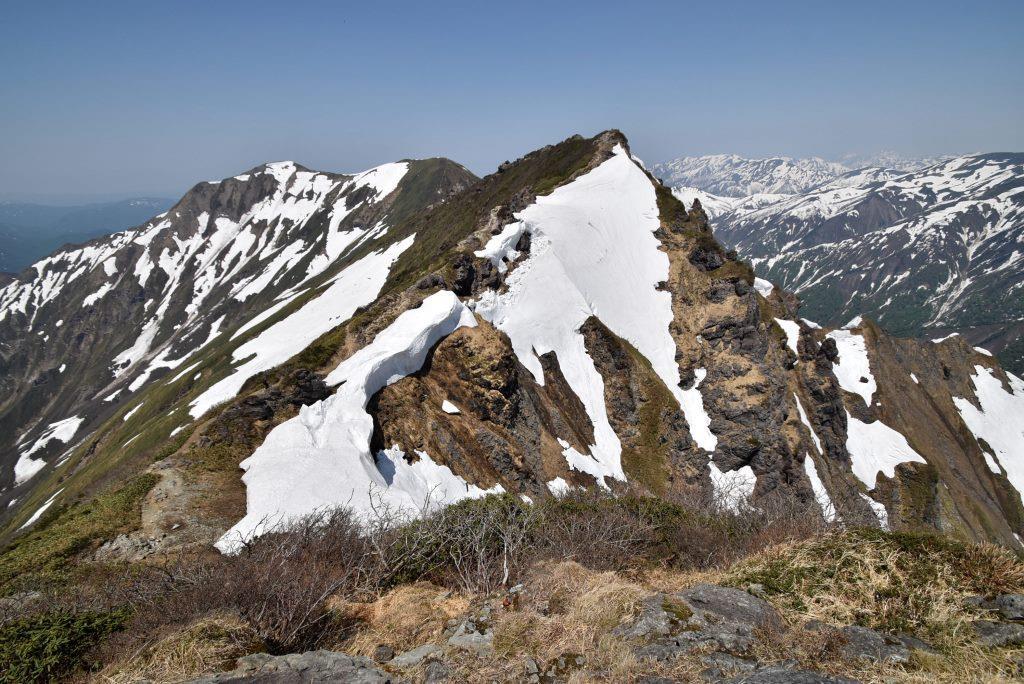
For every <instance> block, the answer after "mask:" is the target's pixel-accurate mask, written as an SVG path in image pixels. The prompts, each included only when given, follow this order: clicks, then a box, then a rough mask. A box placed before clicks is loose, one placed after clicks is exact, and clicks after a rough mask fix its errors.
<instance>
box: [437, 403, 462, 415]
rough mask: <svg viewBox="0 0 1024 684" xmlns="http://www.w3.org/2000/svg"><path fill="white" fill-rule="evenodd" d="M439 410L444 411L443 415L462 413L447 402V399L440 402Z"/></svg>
mask: <svg viewBox="0 0 1024 684" xmlns="http://www.w3.org/2000/svg"><path fill="white" fill-rule="evenodd" d="M441 410H442V411H444V412H445V413H452V414H455V413H462V411H460V410H459V407H458V406H456V405H455V404H453V403H452V402H450V401H448V400H447V399H445V400H444V401H442V402H441Z"/></svg>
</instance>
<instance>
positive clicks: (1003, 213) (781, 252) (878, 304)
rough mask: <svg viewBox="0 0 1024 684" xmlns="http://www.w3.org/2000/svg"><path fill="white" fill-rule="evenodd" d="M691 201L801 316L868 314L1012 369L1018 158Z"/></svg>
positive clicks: (1020, 183) (1022, 366)
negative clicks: (789, 191) (958, 342)
mask: <svg viewBox="0 0 1024 684" xmlns="http://www.w3.org/2000/svg"><path fill="white" fill-rule="evenodd" d="M677 193H678V194H679V196H680V197H681V198H683V199H684V200H685V201H692V199H694V198H698V197H699V198H701V199H702V202H703V204H704V205H705V206H706V207H707V209H708V211H709V212H710V213H712V215H713V216H714V224H715V230H716V235H717V236H718V237H719V238H720V239H722V240H723V241H724V242H726V243H727V244H729V245H731V246H733V247H735V248H736V249H737V250H738V251H739V252H740V254H741V255H743V256H744V257H745V258H748V259H750V261H751V263H752V264H753V265H754V267H755V268H756V269H757V271H758V272H759V273H761V274H762V275H763V276H764V277H765V278H768V279H769V280H772V281H773V282H777V283H779V284H781V285H782V286H783V287H785V288H786V289H789V290H791V291H793V292H795V293H796V294H797V295H799V296H800V298H801V301H802V302H803V307H804V308H803V312H804V314H805V315H806V316H808V317H809V318H812V319H814V320H818V321H821V322H822V323H825V324H830V325H839V324H841V323H843V322H845V321H847V320H849V319H851V318H852V317H853V316H855V315H857V314H861V313H863V314H866V315H870V316H872V317H873V318H875V319H876V320H878V321H879V322H880V323H881V324H883V325H884V326H885V327H886V329H887V330H889V331H891V332H893V333H894V334H897V335H916V336H920V337H923V338H927V339H932V338H941V337H944V336H946V335H948V334H950V333H953V332H958V333H960V334H962V335H964V336H966V337H967V339H968V340H970V341H971V342H972V344H975V345H978V346H981V347H983V348H985V349H988V350H989V351H992V352H994V353H996V354H997V355H998V356H999V357H1000V359H1001V360H1002V361H1003V363H1004V364H1005V365H1006V366H1007V367H1008V368H1011V369H1012V370H1014V371H1015V372H1018V373H1020V372H1021V371H1022V370H1024V336H1022V335H1024V323H1022V320H1024V309H1022V307H1024V297H1022V296H1021V295H1022V289H1021V288H1024V277H1022V275H1024V257H1022V256H1021V251H1020V248H1019V246H1020V243H1021V241H1022V240H1024V217H1022V212H1021V207H1022V206H1024V156H1022V155H1019V154H1016V155H1015V154H988V155H978V156H971V157H960V158H956V159H952V160H949V161H946V162H942V163H940V164H937V165H934V166H931V167H929V168H927V169H924V170H921V171H917V172H914V173H909V174H896V173H894V172H892V171H886V170H881V169H864V170H861V171H859V172H854V173H851V174H847V175H846V176H843V177H841V178H838V179H836V180H835V181H832V182H830V183H827V184H825V185H823V186H821V187H819V188H816V189H814V190H811V191H808V192H804V193H800V194H795V195H791V196H767V195H753V196H750V197H746V198H742V199H723V198H717V197H708V196H707V195H705V194H702V193H701V192H699V191H694V190H687V189H678V190H677Z"/></svg>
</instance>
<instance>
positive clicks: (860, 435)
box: [846, 411, 926, 489]
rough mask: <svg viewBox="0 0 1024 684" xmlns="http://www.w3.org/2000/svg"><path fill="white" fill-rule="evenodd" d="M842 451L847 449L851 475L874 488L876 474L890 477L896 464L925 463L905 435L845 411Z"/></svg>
mask: <svg viewBox="0 0 1024 684" xmlns="http://www.w3.org/2000/svg"><path fill="white" fill-rule="evenodd" d="M846 450H847V451H849V452H850V461H851V463H852V466H853V474H854V475H856V476H857V478H858V479H859V480H860V481H861V482H863V483H864V484H866V485H867V486H868V489H874V488H875V479H876V478H877V476H878V473H882V474H884V475H885V476H886V477H892V476H893V474H894V473H895V472H896V466H898V465H899V464H900V463H911V462H913V463H926V461H925V460H924V458H922V457H921V455H920V454H919V453H917V452H916V451H914V449H913V448H912V447H911V446H910V444H909V443H908V442H907V438H906V437H904V436H903V435H901V434H900V433H899V432H896V431H895V430H893V429H892V428H891V427H889V426H888V425H886V424H885V423H883V422H882V421H880V420H876V421H875V422H873V423H863V422H861V421H859V420H857V419H856V418H854V417H853V416H851V415H850V412H849V411H847V412H846Z"/></svg>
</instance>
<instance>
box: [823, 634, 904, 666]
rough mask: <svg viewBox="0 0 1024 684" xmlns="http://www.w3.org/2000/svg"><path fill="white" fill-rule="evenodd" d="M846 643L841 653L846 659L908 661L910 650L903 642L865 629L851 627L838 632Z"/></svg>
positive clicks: (888, 635) (885, 661)
mask: <svg viewBox="0 0 1024 684" xmlns="http://www.w3.org/2000/svg"><path fill="white" fill-rule="evenodd" d="M839 631H840V633H841V634H842V635H843V637H844V638H845V639H846V643H845V644H844V645H843V648H842V653H843V655H844V656H846V657H847V658H850V659H853V660H857V659H861V660H870V661H872V662H880V663H906V662H909V661H910V650H909V649H908V648H907V647H906V646H905V645H904V644H903V642H902V641H901V640H900V639H898V638H897V637H894V636H892V635H890V634H883V633H882V632H876V631H875V630H873V629H868V628H867V627H857V626H856V625H851V626H849V627H843V628H842V629H841V630H839Z"/></svg>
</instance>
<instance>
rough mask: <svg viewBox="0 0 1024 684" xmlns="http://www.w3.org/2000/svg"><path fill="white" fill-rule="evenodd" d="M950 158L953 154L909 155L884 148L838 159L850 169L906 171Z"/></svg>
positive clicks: (918, 169) (915, 169) (932, 164)
mask: <svg viewBox="0 0 1024 684" xmlns="http://www.w3.org/2000/svg"><path fill="white" fill-rule="evenodd" d="M949 159H952V156H950V155H936V156H932V157H907V156H904V155H901V154H898V153H896V152H893V151H891V150H883V151H882V152H878V153H875V154H844V155H842V156H841V157H839V160H838V161H839V163H840V164H842V165H843V166H845V167H846V168H848V169H863V168H881V169H892V170H894V171H903V172H905V173H906V172H909V171H920V170H921V169H924V168H927V167H929V166H935V165H936V164H939V163H941V162H944V161H948V160H949Z"/></svg>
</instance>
